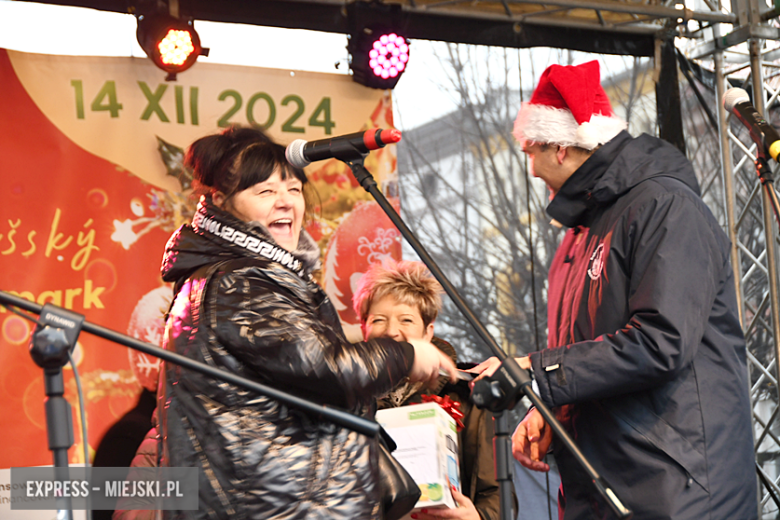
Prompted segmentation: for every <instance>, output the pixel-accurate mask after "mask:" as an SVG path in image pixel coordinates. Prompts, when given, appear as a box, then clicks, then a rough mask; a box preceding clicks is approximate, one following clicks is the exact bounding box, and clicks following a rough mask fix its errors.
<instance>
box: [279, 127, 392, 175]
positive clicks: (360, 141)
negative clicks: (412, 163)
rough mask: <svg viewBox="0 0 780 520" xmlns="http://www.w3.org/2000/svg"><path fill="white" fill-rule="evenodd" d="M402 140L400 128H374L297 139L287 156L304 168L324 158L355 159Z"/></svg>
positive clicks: (298, 166) (293, 162) (288, 148)
mask: <svg viewBox="0 0 780 520" xmlns="http://www.w3.org/2000/svg"><path fill="white" fill-rule="evenodd" d="M400 140H401V132H400V131H398V130H395V129H393V130H382V129H381V128H374V129H372V130H367V131H365V132H355V133H354V134H348V135H342V136H339V137H331V138H330V139H320V140H319V141H304V140H303V139H296V140H295V141H293V142H292V143H290V145H289V146H288V147H287V150H286V151H285V156H286V157H287V161H288V162H289V163H290V164H292V165H293V166H295V167H296V168H303V167H304V166H308V165H309V163H312V162H314V161H321V160H323V159H331V158H334V159H341V160H355V159H358V158H360V157H362V156H363V155H364V154H366V153H368V152H370V151H371V150H376V149H377V148H382V147H384V146H385V145H388V144H390V143H397V142H398V141H400Z"/></svg>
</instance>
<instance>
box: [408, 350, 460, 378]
mask: <svg viewBox="0 0 780 520" xmlns="http://www.w3.org/2000/svg"><path fill="white" fill-rule="evenodd" d="M408 342H409V343H410V344H411V345H412V346H413V347H414V364H412V370H411V371H410V372H409V379H410V380H411V381H412V382H413V383H416V382H423V383H425V384H427V385H428V386H434V385H436V383H437V381H438V380H439V369H442V370H444V371H445V372H447V374H449V376H450V382H452V383H454V382H456V381H457V380H458V373H457V371H456V369H455V363H453V362H452V359H450V357H449V356H448V355H447V354H445V353H444V352H442V351H441V350H439V349H438V348H436V347H435V346H434V345H433V343H431V342H430V341H425V340H423V339H410V340H408Z"/></svg>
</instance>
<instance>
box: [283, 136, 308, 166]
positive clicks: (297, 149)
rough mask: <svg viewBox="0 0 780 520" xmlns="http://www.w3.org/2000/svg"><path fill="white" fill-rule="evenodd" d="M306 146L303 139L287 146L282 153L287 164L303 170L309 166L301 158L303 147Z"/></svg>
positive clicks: (304, 159)
mask: <svg viewBox="0 0 780 520" xmlns="http://www.w3.org/2000/svg"><path fill="white" fill-rule="evenodd" d="M304 146H306V141H304V140H303V139H296V140H295V141H293V142H292V143H290V144H289V145H288V146H287V149H286V150H285V151H284V156H285V157H287V162H289V163H290V164H292V165H293V166H295V167H296V168H305V167H306V166H308V165H309V164H310V162H309V161H307V160H306V157H304V156H303V147H304Z"/></svg>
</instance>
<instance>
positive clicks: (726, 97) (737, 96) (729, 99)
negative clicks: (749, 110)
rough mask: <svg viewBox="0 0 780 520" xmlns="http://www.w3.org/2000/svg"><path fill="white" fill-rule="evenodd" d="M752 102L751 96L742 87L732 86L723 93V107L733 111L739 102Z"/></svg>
mask: <svg viewBox="0 0 780 520" xmlns="http://www.w3.org/2000/svg"><path fill="white" fill-rule="evenodd" d="M746 101H747V102H748V103H750V96H748V93H747V92H745V91H744V90H742V89H741V88H730V89H728V90H727V91H726V93H725V94H723V108H725V109H726V111H728V112H731V111H732V110H734V107H735V106H737V104H738V103H744V102H746Z"/></svg>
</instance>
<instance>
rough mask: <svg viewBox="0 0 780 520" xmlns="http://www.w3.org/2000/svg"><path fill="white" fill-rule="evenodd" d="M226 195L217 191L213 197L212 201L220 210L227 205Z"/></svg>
mask: <svg viewBox="0 0 780 520" xmlns="http://www.w3.org/2000/svg"><path fill="white" fill-rule="evenodd" d="M225 198H226V197H225V194H224V193H222V192H221V191H215V192H214V194H213V195H212V196H211V201H212V202H213V203H214V205H215V206H216V207H218V208H222V205H223V204H224V203H225ZM222 209H224V208H222Z"/></svg>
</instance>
